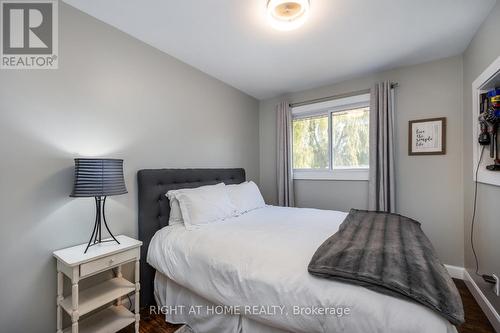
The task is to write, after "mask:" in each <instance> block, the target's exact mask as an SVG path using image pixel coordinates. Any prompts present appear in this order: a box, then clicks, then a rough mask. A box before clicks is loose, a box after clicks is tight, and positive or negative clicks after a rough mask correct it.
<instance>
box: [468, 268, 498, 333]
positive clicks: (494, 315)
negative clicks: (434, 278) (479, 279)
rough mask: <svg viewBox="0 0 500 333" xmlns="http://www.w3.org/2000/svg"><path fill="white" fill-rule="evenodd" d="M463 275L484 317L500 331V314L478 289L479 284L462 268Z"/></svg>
mask: <svg viewBox="0 0 500 333" xmlns="http://www.w3.org/2000/svg"><path fill="white" fill-rule="evenodd" d="M464 277H465V279H464V280H465V284H466V285H467V287H468V288H469V290H470V292H471V293H472V296H474V298H475V299H476V301H477V303H478V304H479V306H480V307H481V309H482V310H483V312H484V314H485V315H486V317H488V319H489V321H490V323H491V325H493V328H494V329H495V331H496V332H500V315H499V314H498V312H497V311H496V310H495V308H494V307H493V305H492V304H491V303H490V301H489V300H488V299H487V298H486V296H485V295H484V294H483V292H482V291H481V289H479V286H478V285H477V284H476V282H475V281H474V280H473V279H472V277H471V276H470V274H469V272H467V270H464Z"/></svg>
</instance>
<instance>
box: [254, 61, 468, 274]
mask: <svg viewBox="0 0 500 333" xmlns="http://www.w3.org/2000/svg"><path fill="white" fill-rule="evenodd" d="M380 80H392V81H396V82H399V88H397V89H396V127H397V133H396V135H397V138H396V140H397V142H398V143H397V149H396V180H397V184H396V190H397V207H398V211H399V212H400V213H401V214H404V215H407V216H410V217H412V218H415V219H417V220H418V221H420V222H422V225H423V229H424V232H425V233H426V234H427V235H428V236H429V238H430V240H431V241H432V243H433V245H434V246H435V248H436V251H437V253H438V255H439V257H440V259H441V260H442V261H443V262H444V263H446V264H451V265H458V266H463V257H464V248H463V243H462V241H457V240H462V239H463V209H462V204H463V191H462V188H463V186H462V181H463V178H462V58H461V56H457V57H452V58H448V59H443V60H439V61H434V62H431V63H426V64H422V65H416V66H410V67H404V68H400V69H396V70H392V71H386V72H382V73H378V74H374V75H370V76H367V77H363V78H359V79H354V80H350V81H346V82H342V83H339V84H335V85H332V86H328V87H322V88H317V89H312V90H308V91H304V92H299V93H293V94H289V95H288V96H283V97H281V98H275V99H271V100H266V101H262V102H261V103H260V118H259V122H260V181H261V187H262V190H263V194H264V196H265V198H266V200H267V201H268V202H270V203H274V202H276V196H277V194H276V172H275V168H276V149H275V146H276V144H275V142H276V132H275V128H276V119H275V117H276V115H275V112H274V106H275V104H276V103H278V102H279V101H280V100H281V99H287V100H289V101H291V102H298V101H303V100H309V99H313V98H320V97H324V96H330V95H336V94H342V93H348V92H352V91H358V90H363V89H367V88H370V86H371V85H372V84H373V82H375V81H380ZM430 117H447V118H448V119H447V120H448V127H447V154H446V155H444V156H443V155H440V156H439V155H438V156H408V151H407V149H408V148H407V144H408V141H407V140H408V121H409V120H412V119H422V118H430ZM367 188H368V187H367V182H345V181H342V182H339V181H317V180H299V181H295V189H296V200H297V205H298V206H300V207H316V208H323V209H337V210H348V209H349V208H351V207H355V208H366V207H367V196H368V193H367Z"/></svg>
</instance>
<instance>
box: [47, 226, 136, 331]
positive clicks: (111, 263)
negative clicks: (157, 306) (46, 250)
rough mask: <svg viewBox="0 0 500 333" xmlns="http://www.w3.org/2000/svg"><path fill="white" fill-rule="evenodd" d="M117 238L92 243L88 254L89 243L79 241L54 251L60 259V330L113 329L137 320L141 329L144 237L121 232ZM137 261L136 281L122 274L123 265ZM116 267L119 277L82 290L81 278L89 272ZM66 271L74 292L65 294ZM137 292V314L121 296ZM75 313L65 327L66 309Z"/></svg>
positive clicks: (58, 263)
mask: <svg viewBox="0 0 500 333" xmlns="http://www.w3.org/2000/svg"><path fill="white" fill-rule="evenodd" d="M116 238H117V239H118V241H119V242H120V244H117V243H116V242H105V243H101V244H98V245H94V246H91V247H90V248H89V250H88V251H87V253H86V254H84V253H83V252H84V251H85V247H86V246H87V244H82V245H77V246H74V247H70V248H67V249H63V250H58V251H55V252H54V257H56V259H57V333H62V332H64V333H69V332H71V333H78V332H80V333H87V332H88V333H111V332H116V331H119V330H120V329H122V328H124V327H126V326H128V325H130V324H132V323H133V322H135V332H136V333H138V332H139V319H140V315H139V289H140V284H139V260H140V258H141V254H140V248H141V245H142V242H141V241H138V240H135V239H133V238H130V237H127V236H123V235H120V236H118V237H116ZM132 261H133V262H135V278H134V280H135V281H134V282H135V283H132V282H130V281H128V280H126V279H125V278H123V277H122V272H121V265H123V264H125V263H128V262H132ZM112 268H116V271H117V274H116V277H115V278H112V279H110V280H107V281H104V282H102V283H100V284H98V285H96V286H93V287H90V288H88V289H85V290H82V291H81V292H79V291H78V282H79V281H80V280H82V279H85V278H87V277H89V276H92V275H95V274H97V273H101V272H103V271H106V270H109V269H112ZM63 274H64V275H66V276H67V277H68V278H69V279H70V280H71V283H72V288H71V295H68V296H67V297H64V295H63V280H64V279H63ZM132 292H135V305H134V306H135V314H134V313H132V312H130V311H129V310H128V309H127V308H125V307H124V306H123V305H122V304H121V298H122V297H124V296H126V295H128V294H129V293H132ZM113 301H115V305H112V306H109V307H107V308H105V309H103V310H100V311H99V312H97V313H94V314H92V315H90V316H89V317H87V318H85V319H82V320H81V321H79V319H80V317H81V316H84V315H85V314H88V313H90V312H91V311H93V310H96V309H98V308H100V307H102V306H104V305H106V304H109V303H111V302H113ZM63 310H64V311H66V312H67V313H68V314H69V315H70V316H71V322H72V325H71V326H70V327H68V328H66V329H64V330H63V328H62V311H63Z"/></svg>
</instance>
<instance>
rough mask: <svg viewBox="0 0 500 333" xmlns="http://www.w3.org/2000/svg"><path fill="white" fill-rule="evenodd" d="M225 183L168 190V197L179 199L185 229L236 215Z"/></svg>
mask: <svg viewBox="0 0 500 333" xmlns="http://www.w3.org/2000/svg"><path fill="white" fill-rule="evenodd" d="M225 187H226V185H225V184H224V183H220V184H217V185H207V186H201V187H197V188H190V189H180V190H174V191H168V193H167V196H168V197H169V199H172V198H175V199H177V200H178V201H179V206H180V208H181V213H182V219H183V220H184V225H185V226H186V228H187V229H193V228H194V227H195V226H198V225H203V224H208V223H212V222H215V221H220V220H224V219H226V218H228V217H232V216H236V215H237V210H236V207H235V206H234V205H233V204H232V203H231V200H230V199H229V196H228V194H227V191H226V188H225Z"/></svg>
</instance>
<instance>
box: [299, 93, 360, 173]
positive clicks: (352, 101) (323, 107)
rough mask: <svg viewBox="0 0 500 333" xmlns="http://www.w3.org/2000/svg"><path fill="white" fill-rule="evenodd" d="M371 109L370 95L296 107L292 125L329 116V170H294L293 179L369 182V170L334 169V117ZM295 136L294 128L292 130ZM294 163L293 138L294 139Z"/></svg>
mask: <svg viewBox="0 0 500 333" xmlns="http://www.w3.org/2000/svg"><path fill="white" fill-rule="evenodd" d="M363 107H370V94H361V95H354V96H349V97H343V98H338V99H334V100H330V101H326V102H319V103H314V104H308V105H302V106H296V107H293V108H292V110H291V111H292V125H293V121H294V120H296V119H303V118H309V117H313V116H324V115H328V169H293V179H304V180H357V181H367V180H368V178H369V170H370V167H369V166H368V168H342V167H341V168H339V167H337V168H333V145H332V116H333V114H334V113H337V112H344V111H349V110H353V109H358V108H363ZM291 133H292V136H293V128H292V129H291ZM291 153H292V163H293V137H292V149H291Z"/></svg>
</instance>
